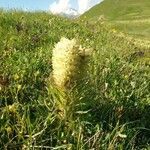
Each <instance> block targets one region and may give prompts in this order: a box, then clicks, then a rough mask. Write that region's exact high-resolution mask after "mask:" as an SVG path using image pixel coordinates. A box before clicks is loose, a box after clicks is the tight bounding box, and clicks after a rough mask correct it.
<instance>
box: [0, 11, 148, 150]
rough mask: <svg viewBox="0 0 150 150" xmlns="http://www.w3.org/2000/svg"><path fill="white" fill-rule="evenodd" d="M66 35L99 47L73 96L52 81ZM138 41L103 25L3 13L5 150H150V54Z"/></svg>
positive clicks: (0, 104) (0, 91) (0, 111)
mask: <svg viewBox="0 0 150 150" xmlns="http://www.w3.org/2000/svg"><path fill="white" fill-rule="evenodd" d="M61 37H66V38H69V39H72V38H75V39H77V40H78V42H79V43H80V44H81V45H82V46H83V47H85V48H86V49H87V48H90V49H92V54H91V56H90V58H89V59H88V60H87V62H88V63H87V65H86V67H87V72H86V73H87V75H85V76H84V77H83V79H82V81H81V82H80V83H78V84H77V85H76V86H74V87H72V88H71V89H68V91H66V92H64V91H61V89H57V88H56V87H55V86H54V85H53V82H52V80H50V77H51V74H52V50H53V48H54V46H55V44H56V43H57V42H59V41H60V38H61ZM137 43H139V42H136V41H135V40H134V39H129V38H128V36H126V35H125V34H122V33H118V32H114V31H112V30H110V29H109V28H107V27H106V26H105V25H102V24H96V25H95V24H89V23H88V24H87V23H86V22H82V23H77V22H74V21H70V20H67V19H65V18H61V17H58V16H53V15H50V14H47V13H44V12H35V13H29V12H16V11H10V12H5V11H1V12H0V149H2V150H3V149H10V150H15V149H19V150H22V149H67V150H73V149H74V150H81V149H85V150H87V149H97V150H98V149H109V150H111V149H118V150H119V149H120V150H122V149H148V148H150V147H149V145H150V139H149V136H150V119H149V116H150V89H149V87H150V79H149V76H150V71H149V50H150V49H149V47H148V45H146V44H145V45H142V44H137ZM60 51H61V48H60ZM83 60H84V58H83ZM62 62H63V60H62ZM65 100H67V103H65ZM61 101H62V103H61V105H60V106H61V108H62V109H64V111H65V112H66V116H63V115H64V114H63V112H62V111H60V110H59V109H58V105H57V103H58V102H61ZM74 102H76V103H75V104H76V105H72V103H73V104H74ZM60 106H59V107H60ZM71 106H74V107H71ZM72 108H73V109H72ZM62 116H63V117H62Z"/></svg>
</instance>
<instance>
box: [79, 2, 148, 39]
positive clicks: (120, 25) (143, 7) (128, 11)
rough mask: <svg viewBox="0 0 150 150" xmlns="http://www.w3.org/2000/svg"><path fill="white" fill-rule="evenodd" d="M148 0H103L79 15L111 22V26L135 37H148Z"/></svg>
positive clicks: (87, 18)
mask: <svg viewBox="0 0 150 150" xmlns="http://www.w3.org/2000/svg"><path fill="white" fill-rule="evenodd" d="M149 8H150V1H149V0H138V1H137V0H126V1H124V0H115V2H114V0H104V1H103V2H102V3H100V4H98V5H96V6H94V7H93V8H91V9H90V10H89V11H87V12H86V13H84V14H83V15H82V16H81V19H85V18H86V20H92V21H93V20H98V19H100V21H101V18H103V19H105V21H108V22H109V23H111V25H112V27H113V28H116V29H117V30H120V31H123V32H125V33H128V34H130V35H133V36H134V37H137V38H144V39H150V36H149V35H150V28H149V26H150V9H149Z"/></svg>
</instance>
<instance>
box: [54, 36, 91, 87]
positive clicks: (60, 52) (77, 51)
mask: <svg viewBox="0 0 150 150" xmlns="http://www.w3.org/2000/svg"><path fill="white" fill-rule="evenodd" d="M88 53H89V52H88V51H86V49H85V48H82V47H81V46H80V45H79V44H78V43H77V41H76V39H72V40H69V39H67V38H64V37H63V38H61V40H60V42H58V43H57V44H56V45H55V47H54V49H53V54H52V67H53V74H52V78H53V81H54V83H55V84H56V85H57V86H58V87H61V88H66V87H68V86H70V85H72V84H73V83H74V82H75V81H76V79H77V76H78V75H79V72H81V71H80V66H81V63H83V61H81V56H86V55H87V54H88Z"/></svg>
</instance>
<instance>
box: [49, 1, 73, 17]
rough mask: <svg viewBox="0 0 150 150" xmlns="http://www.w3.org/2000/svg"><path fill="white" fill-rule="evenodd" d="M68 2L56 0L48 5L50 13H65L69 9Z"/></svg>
mask: <svg viewBox="0 0 150 150" xmlns="http://www.w3.org/2000/svg"><path fill="white" fill-rule="evenodd" d="M69 1H70V0H58V1H57V2H56V1H55V2H54V3H52V4H51V5H50V11H51V12H52V13H54V14H58V13H61V12H65V11H66V10H67V8H69V7H70V3H69Z"/></svg>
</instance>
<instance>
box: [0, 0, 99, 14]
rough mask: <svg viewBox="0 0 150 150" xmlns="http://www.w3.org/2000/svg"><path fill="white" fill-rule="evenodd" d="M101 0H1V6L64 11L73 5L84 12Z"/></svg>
mask: <svg viewBox="0 0 150 150" xmlns="http://www.w3.org/2000/svg"><path fill="white" fill-rule="evenodd" d="M100 1H102V0H0V7H2V8H7V9H8V8H16V9H23V10H46V11H47V10H49V9H52V10H56V11H58V10H59V11H61V9H62V11H64V9H66V8H67V7H71V8H74V9H76V10H78V11H80V12H81V13H83V12H84V11H86V10H87V9H89V8H90V7H92V6H94V5H95V4H97V3H99V2H100Z"/></svg>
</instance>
